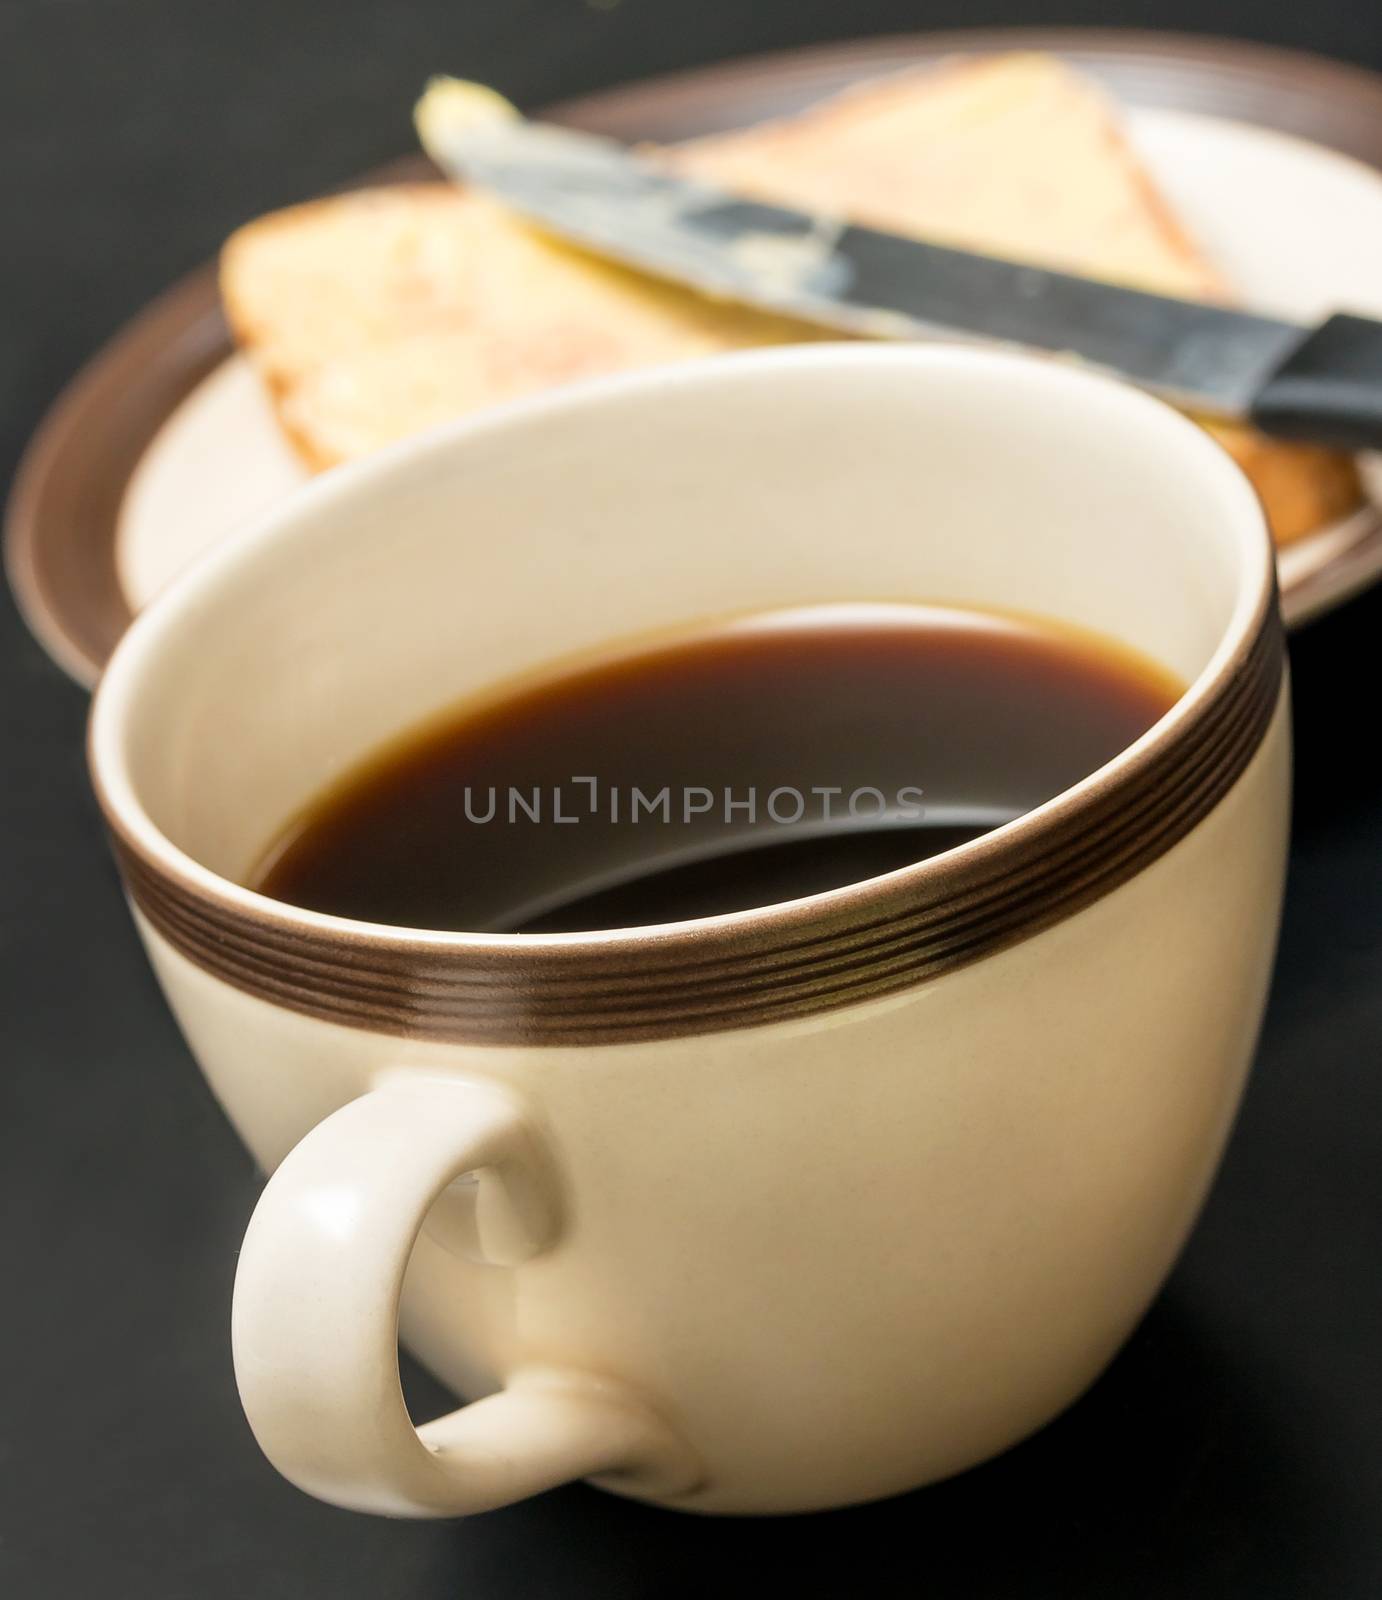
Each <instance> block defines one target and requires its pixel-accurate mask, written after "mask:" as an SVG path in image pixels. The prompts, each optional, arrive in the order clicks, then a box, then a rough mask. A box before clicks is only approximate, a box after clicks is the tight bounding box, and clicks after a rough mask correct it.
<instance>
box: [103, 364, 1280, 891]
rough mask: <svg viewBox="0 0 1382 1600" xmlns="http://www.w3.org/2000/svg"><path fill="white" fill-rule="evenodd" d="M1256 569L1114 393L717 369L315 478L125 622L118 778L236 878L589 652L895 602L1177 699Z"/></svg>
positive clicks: (1182, 440) (1259, 542)
mask: <svg viewBox="0 0 1382 1600" xmlns="http://www.w3.org/2000/svg"><path fill="white" fill-rule="evenodd" d="M1266 550H1267V547H1266V543H1265V535H1264V534H1263V532H1262V528H1261V519H1260V513H1259V512H1258V510H1257V507H1256V502H1255V500H1254V499H1253V497H1252V494H1251V491H1250V490H1249V489H1248V487H1247V485H1246V483H1245V481H1244V480H1243V479H1242V478H1241V477H1240V475H1239V474H1238V473H1237V471H1236V469H1235V468H1234V467H1233V466H1232V464H1231V463H1230V462H1229V461H1228V458H1227V457H1226V456H1223V455H1222V453H1221V452H1219V451H1218V449H1217V447H1216V446H1215V445H1213V444H1212V443H1211V442H1210V441H1209V440H1208V438H1207V437H1205V436H1204V435H1203V434H1201V433H1200V431H1199V430H1198V429H1196V428H1195V427H1193V425H1191V424H1189V423H1187V422H1185V421H1184V420H1183V419H1181V418H1179V417H1178V416H1176V415H1175V414H1174V413H1172V412H1171V411H1169V410H1167V409H1165V408H1162V407H1159V406H1157V405H1156V404H1155V403H1153V402H1151V401H1148V400H1147V399H1145V398H1144V397H1142V396H1140V395H1137V394H1135V393H1133V392H1132V391H1130V390H1125V389H1122V388H1120V387H1118V386H1116V385H1112V384H1108V383H1105V382H1102V381H1097V380H1092V379H1089V378H1087V377H1085V376H1083V375H1081V374H1077V373H1069V372H1066V371H1063V370H1062V369H1060V368H1059V367H1057V366H1056V365H1054V364H1051V363H1040V362H1036V361H1027V360H1022V359H1018V358H1007V357H1000V356H989V355H983V356H981V355H977V354H974V353H971V352H961V351H953V350H952V351H944V350H926V351H923V350H917V349H910V350H908V349H900V348H895V349H883V348H869V347H862V346H861V347H853V348H849V347H844V348H841V347H817V348H814V349H810V350H803V351H795V352H790V353H782V352H774V353H772V354H771V355H767V356H749V357H735V358H729V359H726V360H720V361H716V362H709V363H703V364H699V365H697V366H688V367H686V368H683V369H668V370H666V371H664V372H661V373H653V374H645V375H641V376H639V377H637V378H633V379H625V380H620V381H616V382H613V383H607V384H603V385H598V386H595V387H593V388H591V389H589V390H586V391H584V392H576V391H572V392H569V393H567V394H565V395H558V396H555V397H552V398H550V399H546V400H543V401H541V402H537V403H534V404H531V405H527V406H519V407H517V408H514V409H512V410H510V411H509V412H506V413H503V414H496V415H494V416H493V417H490V418H485V419H481V420H479V421H477V422H474V423H472V424H469V425H458V426H457V427H455V428H452V429H449V430H446V431H444V432H442V433H439V434H436V435H433V436H429V437H428V438H425V439H423V440H419V441H415V442H412V443H410V444H408V445H405V446H403V447H401V448H400V449H398V450H396V451H394V452H392V453H390V454H388V455H387V456H383V457H380V458H377V459H375V460H373V461H367V462H365V463H363V464H361V465H360V466H359V467H356V468H351V469H345V470H342V471H338V472H335V473H332V474H330V475H328V476H327V477H326V478H325V479H323V480H320V481H319V482H318V483H317V484H315V485H313V486H311V487H310V488H309V489H308V490H307V491H305V492H304V493H303V494H302V495H301V496H299V497H298V498H296V499H295V500H294V501H292V502H290V503H288V504H286V505H285V506H283V507H282V508H280V509H278V510H276V511H275V512H273V513H272V514H271V515H270V516H269V517H268V518H267V519H266V520H265V522H264V523H263V524H262V525H261V526H260V527H259V528H257V529H255V530H250V531H249V532H248V533H247V534H245V535H244V536H241V537H240V538H238V539H232V541H231V543H230V545H229V546H227V547H226V548H225V549H223V550H222V551H221V552H219V553H217V554H216V555H214V556H213V557H212V558H211V559H210V561H209V562H207V563H204V564H203V565H202V566H201V567H199V568H198V569H197V570H196V571H194V572H193V573H192V574H190V575H189V576H188V578H186V579H185V580H183V582H182V583H181V584H180V585H178V586H177V587H176V589H175V591H174V592H173V593H172V594H171V595H170V596H168V597H166V598H165V599H164V600H163V601H161V602H159V603H157V604H156V606H155V607H154V609H153V611H152V612H151V613H150V615H149V616H148V617H147V618H146V619H145V621H144V622H143V623H142V624H141V627H140V628H139V629H138V630H137V632H138V633H139V634H140V635H141V637H140V638H139V640H138V641H137V644H136V646H135V648H134V650H133V651H132V659H131V661H130V663H129V665H128V666H126V665H124V664H120V663H117V667H116V669H114V670H115V671H116V672H118V673H120V674H122V681H121V683H120V686H119V690H118V693H119V695H120V697H121V699H122V701H123V706H122V718H121V726H122V735H121V737H122V740H123V748H122V752H121V755H122V759H123V761H124V763H125V769H126V772H127V776H128V781H129V783H130V785H131V787H132V789H133V792H134V794H135V796H136V798H137V800H138V803H139V804H140V805H141V806H142V808H143V810H144V811H145V812H146V814H147V816H148V817H149V818H150V819H151V820H152V822H153V824H154V825H155V827H156V828H157V829H159V830H160V831H161V832H162V833H163V834H164V835H165V836H166V837H167V838H168V839H169V840H171V841H172V843H173V844H174V845H175V846H177V847H178V848H179V849H181V850H182V851H184V852H186V853H187V854H188V855H190V856H192V857H193V858H194V859H195V860H197V861H199V862H200V863H202V864H203V865H204V866H206V867H208V868H210V869H211V870H212V871H214V872H216V873H218V874H221V875H222V876H225V877H229V878H231V879H236V880H240V879H243V877H244V875H245V874H246V873H247V872H248V871H249V870H250V868H251V867H252V865H253V864H254V863H255V862H256V861H257V860H258V859H259V858H260V856H261V854H262V852H263V851H264V849H265V848H266V846H267V845H268V844H269V843H270V842H271V840H272V839H273V838H274V837H275V836H276V835H277V834H278V833H279V832H280V830H281V829H282V828H283V827H284V826H285V824H286V823H287V822H288V821H289V820H290V819H291V818H292V817H293V816H294V814H295V813H297V812H298V811H300V810H301V808H302V807H303V806H304V805H305V804H307V803H308V802H309V801H310V800H311V799H312V798H313V797H314V796H316V795H317V794H319V793H320V792H321V790H322V789H323V788H324V787H325V786H326V785H328V784H329V783H331V782H332V781H333V780H334V779H336V778H338V777H339V776H341V775H342V774H343V773H344V772H345V771H347V770H349V768H350V767H352V766H353V765H354V764H355V763H356V762H358V761H359V760H361V759H362V758H363V757H365V756H366V755H368V754H370V753H371V752H372V751H374V750H376V749H377V748H378V747H379V746H380V745H381V744H383V743H384V742H386V741H387V740H389V739H391V738H392V737H394V736H396V735H398V734H399V733H401V732H404V731H406V730H407V729H408V728H409V727H411V726H413V725H415V724H417V723H420V722H422V721H424V720H426V719H427V718H429V717H430V716H433V715H435V714H437V713H439V712H441V711H443V710H445V709H446V708H448V707H450V706H452V705H454V704H456V703H457V702H460V701H462V700H463V699H465V698H466V697H468V696H473V695H476V694H481V693H484V692H486V691H487V690H489V689H491V688H492V687H493V686H495V685H497V684H501V683H503V682H505V681H508V680H513V679H515V678H520V677H522V676H523V675H527V674H531V673H533V672H535V671H539V670H541V669H542V667H543V666H544V665H545V664H549V663H553V662H560V661H562V660H564V659H569V658H571V657H573V656H579V655H581V654H583V653H586V652H590V651H595V650H598V649H599V648H600V647H601V646H602V645H605V644H608V643H610V642H614V641H619V642H623V641H627V640H629V639H630V638H631V637H647V638H651V639H655V638H656V637H657V636H658V635H659V633H665V632H666V631H668V630H673V629H683V628H685V627H686V626H687V625H688V624H694V623H696V622H697V621H700V620H704V619H718V618H723V617H725V616H729V615H736V614H743V613H748V612H753V611H756V610H764V609H768V608H776V607H785V606H811V605H820V604H825V603H830V602H837V601H858V602H878V601H885V602H918V601H921V602H927V603H941V604H947V605H959V606H978V607H984V608H999V609H1003V610H1008V611H1018V612H1023V613H1027V614H1033V615H1036V616H1039V617H1047V618H1051V619H1055V620H1059V621H1061V622H1065V623H1071V624H1075V625H1077V626H1079V627H1082V628H1086V629H1093V630H1095V631H1097V632H1100V633H1103V634H1106V635H1110V636H1112V637H1113V638H1115V639H1117V640H1120V641H1122V642H1123V643H1125V644H1128V645H1131V646H1132V647H1134V648H1135V649H1137V650H1140V651H1142V652H1144V653H1145V654H1147V655H1149V656H1151V657H1152V658H1153V659H1155V660H1156V661H1158V662H1160V663H1161V664H1162V665H1163V666H1165V667H1167V668H1169V669H1170V670H1171V671H1172V672H1174V673H1175V674H1176V675H1177V676H1178V677H1180V678H1181V679H1182V680H1184V681H1185V682H1187V683H1190V682H1192V681H1193V680H1194V679H1196V678H1197V677H1198V676H1199V675H1200V674H1201V673H1202V672H1203V671H1204V669H1205V668H1206V666H1207V665H1208V664H1209V663H1210V661H1211V658H1212V657H1213V656H1214V654H1215V652H1216V650H1218V649H1219V648H1220V647H1221V645H1222V644H1223V643H1224V641H1225V638H1226V636H1227V635H1228V634H1229V633H1230V632H1231V630H1232V627H1233V625H1234V619H1235V617H1238V616H1240V615H1241V613H1242V610H1243V597H1244V595H1245V593H1247V592H1249V591H1250V590H1252V589H1254V588H1255V587H1257V586H1260V581H1261V567H1262V563H1263V561H1264V560H1266V559H1269V556H1267V555H1266V554H1265V552H1266Z"/></svg>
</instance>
